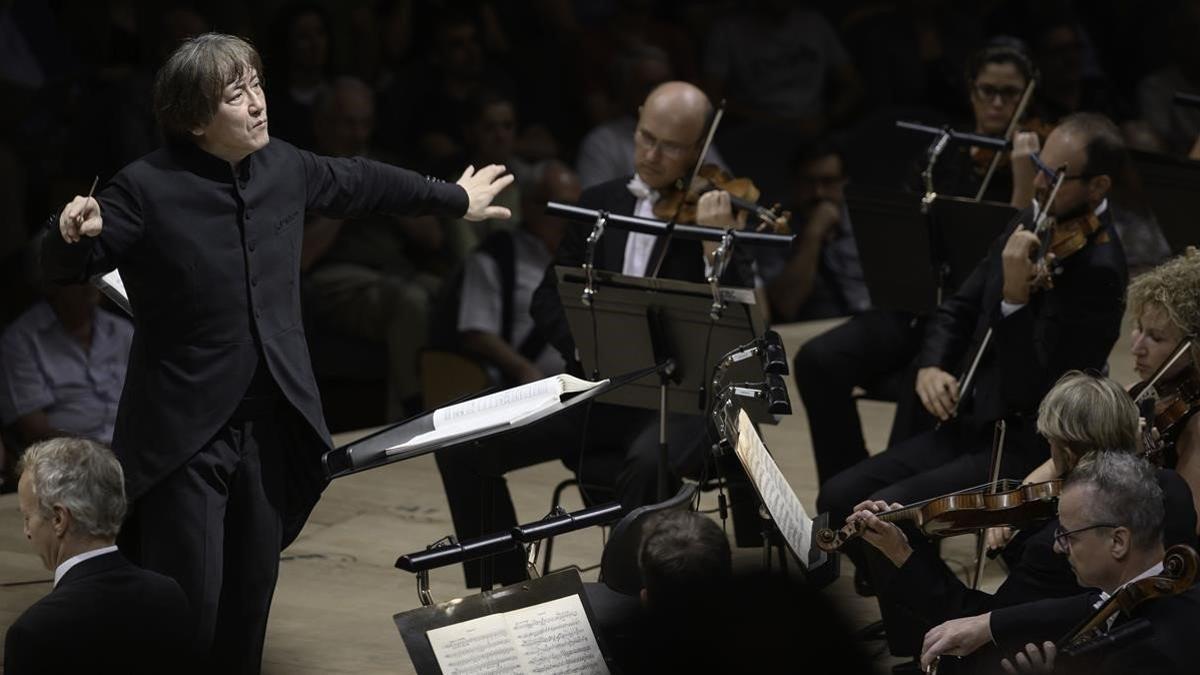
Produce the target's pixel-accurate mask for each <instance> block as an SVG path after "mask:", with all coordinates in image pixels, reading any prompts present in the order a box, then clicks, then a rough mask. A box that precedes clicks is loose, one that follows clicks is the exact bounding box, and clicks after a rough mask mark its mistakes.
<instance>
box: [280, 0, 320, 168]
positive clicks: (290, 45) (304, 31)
mask: <svg viewBox="0 0 1200 675" xmlns="http://www.w3.org/2000/svg"><path fill="white" fill-rule="evenodd" d="M273 26H274V31H275V35H274V44H273V45H272V46H273V52H274V53H273V54H272V56H273V57H274V59H275V61H274V62H273V63H270V68H271V72H272V73H274V74H275V75H274V77H273V78H272V79H270V80H267V87H268V93H269V94H270V96H271V133H272V134H273V135H275V136H278V137H279V138H282V139H283V140H285V141H287V142H289V143H291V144H293V145H296V146H298V147H301V148H304V149H306V150H312V149H314V148H315V147H316V145H315V143H316V139H315V137H314V133H313V106H314V105H315V104H316V101H317V97H318V96H319V95H320V94H321V92H322V91H323V90H324V89H325V88H327V87H328V86H329V77H330V74H331V72H332V60H333V59H332V56H331V54H330V52H332V47H331V37H332V36H331V33H332V28H333V22H332V20H331V18H330V16H329V13H328V12H327V11H326V10H325V8H324V7H322V6H321V5H319V4H316V3H313V2H308V1H307V0H302V1H300V2H292V3H289V4H288V5H285V6H284V7H283V8H282V9H281V10H280V11H279V13H278V16H277V18H276V19H275V21H274V24H273Z"/></svg>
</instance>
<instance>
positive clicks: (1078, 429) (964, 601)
mask: <svg viewBox="0 0 1200 675" xmlns="http://www.w3.org/2000/svg"><path fill="white" fill-rule="evenodd" d="M1037 429H1038V433H1039V434H1040V435H1041V436H1042V438H1044V439H1045V440H1046V442H1047V443H1048V444H1049V446H1050V452H1051V456H1052V458H1053V459H1052V461H1053V464H1054V466H1055V467H1056V468H1057V469H1058V472H1057V476H1059V477H1061V476H1065V475H1068V474H1069V472H1070V471H1071V469H1073V468H1074V467H1075V465H1076V464H1077V463H1078V461H1079V458H1081V457H1084V456H1087V455H1088V454H1090V453H1092V452H1093V451H1097V450H1103V449H1117V450H1124V451H1128V452H1130V453H1133V452H1134V450H1135V448H1136V447H1137V443H1138V411H1137V408H1136V407H1135V406H1134V405H1133V402H1132V400H1131V399H1130V397H1129V396H1128V395H1127V394H1126V393H1125V391H1124V390H1123V389H1122V388H1121V386H1120V385H1118V384H1117V383H1116V382H1113V381H1112V380H1109V379H1107V378H1102V377H1095V376H1092V375H1086V374H1084V373H1080V372H1071V373H1067V374H1066V375H1064V376H1063V377H1062V379H1060V380H1059V381H1058V383H1057V384H1055V385H1054V387H1053V388H1052V389H1051V390H1050V392H1049V393H1047V394H1046V397H1045V398H1043V399H1042V402H1041V404H1040V405H1039V407H1038V415H1037ZM1159 484H1160V485H1161V487H1162V491H1163V495H1164V499H1165V506H1166V508H1167V513H1168V518H1167V529H1166V532H1167V543H1168V544H1176V543H1189V544H1194V543H1195V535H1194V534H1193V528H1194V527H1195V524H1196V516H1195V514H1194V512H1193V511H1192V508H1191V493H1190V491H1189V490H1188V488H1187V485H1186V484H1185V483H1184V482H1183V479H1182V478H1180V477H1179V476H1178V475H1177V474H1175V472H1173V471H1169V470H1161V471H1160V472H1159ZM894 506H898V505H891V506H889V505H888V504H886V503H884V502H878V501H876V502H870V501H869V502H865V503H863V504H859V505H858V507H856V513H855V514H854V515H852V516H851V517H850V520H861V521H863V524H864V525H865V526H866V528H865V529H864V531H863V539H864V540H865V541H866V542H867V543H868V544H870V545H871V546H873V547H875V548H876V549H878V550H879V551H880V552H881V553H883V555H884V557H885V558H886V560H887V563H888V564H884V565H881V566H879V569H877V570H876V568H872V569H873V570H876V572H875V574H873V577H872V578H873V579H874V580H876V581H879V593H880V603H881V608H882V609H883V612H882V614H883V618H884V621H885V628H886V629H887V631H888V635H889V639H893V636H896V637H898V635H899V634H897V633H896V631H897V630H898V629H899V628H900V626H897V624H896V621H897V619H903V620H905V621H907V622H911V623H912V624H914V625H913V626H912V630H910V631H908V634H909V635H910V636H911V637H910V639H912V640H914V642H913V644H912V645H910V647H911V648H912V650H913V651H912V652H911V653H914V654H915V653H916V651H915V649H916V648H917V647H919V646H920V641H921V640H922V636H923V635H924V634H925V631H926V630H928V629H930V628H932V627H934V626H936V625H938V624H942V623H943V622H950V624H946V627H942V626H939V628H941V629H942V630H941V631H940V632H939V633H938V634H937V635H938V636H939V637H941V639H942V641H943V643H945V644H947V645H953V646H954V647H955V648H957V649H960V650H962V651H963V652H964V653H966V652H969V651H974V648H975V647H978V646H980V644H982V643H980V644H976V643H978V642H980V641H982V642H986V641H988V640H989V639H990V636H991V635H992V634H993V633H995V634H997V635H1000V636H1004V635H1005V634H1006V633H1007V632H1009V631H1011V630H1012V628H1011V627H1012V626H1014V625H1017V626H1019V625H1022V624H1024V623H1026V621H1025V619H1026V618H1027V617H1026V611H1025V610H1024V609H1022V607H1023V603H1028V602H1031V601H1035V600H1040V599H1043V598H1049V597H1070V596H1075V595H1078V594H1079V593H1081V592H1082V589H1081V588H1080V587H1079V586H1078V584H1077V583H1076V581H1075V577H1074V574H1073V573H1072V571H1071V568H1070V566H1069V565H1068V564H1067V561H1066V559H1065V558H1063V557H1061V556H1059V555H1057V554H1056V553H1055V552H1054V550H1053V547H1054V537H1053V532H1054V529H1055V526H1056V524H1057V523H1056V521H1055V520H1054V519H1050V520H1048V521H1042V522H1036V523H1030V524H1029V525H1028V526H1026V527H1024V528H1022V530H1021V533H1020V535H1019V537H1018V539H1017V540H1016V541H1015V542H1014V543H1013V545H1012V546H1010V548H1009V549H1007V550H1006V551H1005V556H1004V559H1005V562H1006V563H1007V565H1008V570H1009V572H1008V578H1007V579H1005V580H1004V582H1003V583H1002V584H1001V585H1000V587H999V588H998V589H997V590H996V592H995V593H991V594H989V593H986V592H984V591H980V590H973V589H971V588H969V587H968V586H967V585H966V584H964V583H963V582H962V581H961V580H959V578H958V577H957V576H955V575H954V574H952V573H951V572H950V571H949V570H948V569H947V568H946V566H945V565H944V564H942V562H941V560H940V559H939V558H938V557H937V556H936V554H934V551H932V550H931V549H928V548H922V549H919V550H914V548H913V546H912V545H911V544H910V543H909V539H908V537H907V536H906V535H905V534H904V532H903V530H901V528H898V527H896V526H895V525H892V524H890V523H888V522H885V521H883V520H880V519H879V518H878V517H877V516H876V515H875V514H876V513H879V512H881V511H885V510H888V509H889V508H892V507H894ZM960 617H973V621H961V622H958V623H955V622H953V621H952V620H953V619H958V618H960ZM938 646H939V648H940V647H941V646H942V643H938ZM944 651H948V649H947V650H944ZM939 653H941V652H939ZM952 653H954V652H952Z"/></svg>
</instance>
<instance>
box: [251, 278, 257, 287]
mask: <svg viewBox="0 0 1200 675" xmlns="http://www.w3.org/2000/svg"><path fill="white" fill-rule="evenodd" d="M250 285H251V286H257V285H258V277H253V278H251V279H250Z"/></svg>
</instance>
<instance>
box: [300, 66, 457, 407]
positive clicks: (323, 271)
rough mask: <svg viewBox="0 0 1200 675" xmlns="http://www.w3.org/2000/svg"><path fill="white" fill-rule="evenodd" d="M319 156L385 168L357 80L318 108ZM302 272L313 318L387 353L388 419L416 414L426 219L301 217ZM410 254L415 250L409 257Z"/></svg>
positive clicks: (432, 246)
mask: <svg viewBox="0 0 1200 675" xmlns="http://www.w3.org/2000/svg"><path fill="white" fill-rule="evenodd" d="M314 112H315V114H316V123H315V125H314V132H315V136H316V139H317V148H318V152H321V153H323V154H328V155H332V156H338V157H370V158H373V159H379V160H381V161H382V160H385V159H387V156H386V154H385V155H380V154H378V153H377V151H376V150H375V148H374V146H373V145H372V142H371V141H372V137H373V131H374V128H375V104H374V97H373V95H372V93H371V90H370V89H369V88H368V87H367V86H366V85H365V84H364V83H363V82H362V81H361V80H358V79H355V78H349V77H344V78H338V79H337V80H335V81H334V82H333V84H332V86H331V88H330V89H329V90H328V91H327V92H325V93H323V94H322V95H321V96H320V97H319V98H318V100H317V105H316V109H315V111H314ZM304 227H305V238H304V248H303V254H302V257H301V266H302V268H303V269H308V270H310V271H309V275H308V279H307V283H306V285H305V293H306V300H307V302H308V303H309V306H310V307H311V309H312V311H313V318H314V319H315V320H316V321H318V322H321V323H323V324H326V325H329V326H336V327H337V329H338V330H339V331H343V332H346V333H348V334H350V335H354V336H356V337H360V338H363V339H366V340H372V341H376V342H382V343H385V344H386V346H387V373H388V376H387V380H388V403H387V411H388V418H389V419H393V420H395V419H400V418H402V417H404V416H405V415H406V413H409V412H412V411H414V410H416V409H418V407H419V401H418V399H419V393H420V385H419V382H418V378H417V370H416V369H417V354H418V352H420V350H421V348H422V347H423V346H424V345H425V340H426V335H427V320H428V319H427V317H428V313H429V301H430V298H431V297H432V295H433V294H434V293H436V292H437V289H438V287H439V285H440V279H439V278H438V277H437V276H435V275H432V274H430V273H427V272H425V271H424V270H422V269H421V263H419V262H418V261H420V260H422V259H423V258H427V257H428V252H429V251H430V250H435V251H436V249H437V248H439V247H440V246H441V241H440V239H441V227H440V225H439V224H438V221H437V220H436V219H435V218H433V217H432V216H410V217H395V216H389V215H382V214H376V215H370V216H364V217H360V218H351V219H339V218H329V217H327V216H323V215H319V214H315V213H309V214H307V215H306V217H305V223H304ZM414 249H415V250H414Z"/></svg>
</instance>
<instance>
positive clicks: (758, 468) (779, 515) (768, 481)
mask: <svg viewBox="0 0 1200 675" xmlns="http://www.w3.org/2000/svg"><path fill="white" fill-rule="evenodd" d="M734 451H735V452H736V453H737V456H738V459H739V460H741V462H742V466H743V467H745V469H746V473H747V475H749V476H750V480H751V482H753V483H754V486H755V487H756V488H758V495H759V496H760V497H761V498H762V502H763V504H764V505H765V506H766V507H767V511H768V512H769V513H770V514H771V518H772V519H773V520H774V521H775V525H776V526H777V527H778V528H779V531H780V532H781V533H782V534H783V538H784V541H786V542H787V543H788V547H789V548H791V549H792V552H793V553H795V554H796V557H798V558H799V559H800V562H802V563H807V562H808V547H809V543H810V542H811V541H812V518H809V517H808V512H807V511H805V510H804V505H803V504H801V503H800V498H799V497H797V496H796V491H795V490H793V489H792V486H791V484H789V483H788V482H787V478H784V476H783V472H782V471H780V470H779V465H778V464H776V463H775V459H774V458H773V457H771V455H770V453H768V452H767V446H765V445H763V442H762V439H761V438H759V436H758V431H756V430H755V429H754V423H753V422H751V421H750V417H749V416H747V415H746V411H745V410H739V411H738V440H737V446H736V447H735V448H734Z"/></svg>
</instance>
